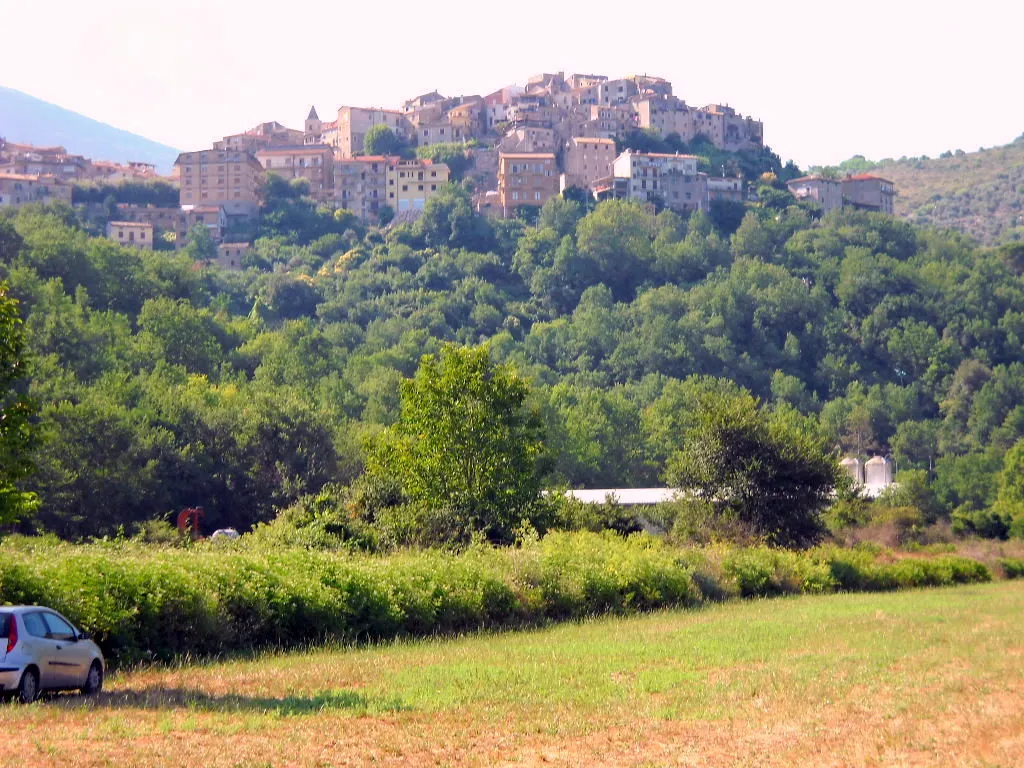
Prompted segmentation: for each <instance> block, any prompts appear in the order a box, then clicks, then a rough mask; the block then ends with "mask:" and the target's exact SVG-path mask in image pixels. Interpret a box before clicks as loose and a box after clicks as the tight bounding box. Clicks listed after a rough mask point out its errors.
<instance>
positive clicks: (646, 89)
mask: <svg viewBox="0 0 1024 768" xmlns="http://www.w3.org/2000/svg"><path fill="white" fill-rule="evenodd" d="M376 126H386V127H387V128H388V129H389V130H390V131H391V132H392V133H394V135H395V137H396V138H397V139H398V140H400V141H401V142H402V143H404V144H405V145H406V146H411V147H427V146H432V145H436V144H455V145H458V146H459V147H460V148H461V150H462V151H463V152H464V153H465V154H466V155H467V156H469V157H470V159H471V161H472V162H471V163H470V164H469V165H470V170H469V171H468V172H467V175H468V176H469V178H470V179H471V180H472V182H473V188H474V190H476V192H475V194H474V207H475V208H476V209H477V210H478V211H479V212H481V213H483V214H486V215H489V216H494V217H501V218H508V217H512V216H515V215H517V213H518V211H519V209H521V208H523V207H524V206H533V207H540V206H543V205H544V203H545V202H547V200H548V199H550V198H551V197H553V196H555V195H558V194H560V193H561V192H563V191H565V190H566V189H568V188H578V189H579V190H582V191H583V192H584V193H585V194H588V195H592V196H593V197H594V198H596V199H606V198H621V199H630V200H638V201H641V202H643V203H647V204H654V205H660V206H664V207H667V208H670V209H674V210H677V211H679V212H683V213H686V212H692V211H697V210H708V209H709V208H710V205H711V203H712V202H713V201H715V200H732V201H742V200H744V199H745V192H744V182H743V180H742V179H740V178H732V177H725V176H724V175H723V176H721V177H719V176H715V175H709V174H706V173H703V172H701V171H700V170H698V162H699V158H697V157H696V156H693V155H685V154H662V153H653V152H635V151H629V150H627V151H625V152H622V153H619V152H618V151H617V149H616V143H615V138H616V137H618V136H622V135H623V134H624V133H626V132H628V131H631V130H635V129H643V130H647V131H649V132H650V133H652V134H655V135H657V136H660V137H662V138H665V137H668V136H670V135H672V134H675V135H677V136H678V137H679V138H680V139H681V140H682V141H683V142H689V141H692V140H694V139H696V138H698V137H704V138H705V139H706V140H708V141H710V142H711V143H712V144H713V145H714V146H716V147H718V148H720V149H723V150H728V151H741V150H759V149H761V148H762V147H763V138H764V131H763V126H762V124H761V122H760V121H758V120H755V119H753V118H751V117H745V116H743V115H741V114H738V113H737V112H736V111H735V110H734V109H732V108H731V107H729V106H725V105H720V104H711V105H707V106H704V107H700V108H694V107H690V106H688V105H687V104H686V102H685V101H683V100H682V99H680V98H679V97H677V96H675V95H674V94H673V93H672V84H671V83H670V82H668V81H667V80H665V79H664V78H660V77H654V76H648V75H632V76H628V77H623V78H618V79H610V78H608V77H606V76H604V75H584V74H571V75H569V76H566V75H565V73H564V72H557V73H544V74H540V75H537V76H535V77H531V78H530V79H529V80H528V81H527V83H526V85H525V86H518V85H513V86H507V87H505V88H501V89H499V90H497V91H495V92H494V93H490V94H488V95H485V96H477V95H474V96H457V97H450V98H449V97H445V96H442V95H441V94H439V93H437V92H436V91H434V92H431V93H427V94H423V95H421V96H417V97H416V98H414V99H410V100H409V101H406V102H405V103H404V104H403V105H402V107H401V109H383V108H378V107H355V106H342V107H339V108H338V110H337V113H336V115H335V116H334V119H333V120H327V121H325V120H321V119H320V117H319V115H318V114H317V111H316V108H315V107H314V108H311V109H310V111H309V114H308V115H307V117H306V120H305V122H304V124H303V127H302V130H298V129H292V128H288V127H286V126H284V125H282V124H281V123H278V122H276V121H273V122H267V123H261V124H259V125H257V126H255V127H254V128H252V129H250V130H247V131H244V132H242V133H236V134H231V135H228V136H224V137H223V138H222V139H221V140H219V141H216V142H214V143H213V145H212V146H211V147H210V148H209V149H200V150H196V151H192V152H183V153H181V154H180V155H179V156H178V158H177V160H176V162H175V165H174V172H173V175H172V176H171V177H170V179H169V181H171V182H173V183H175V184H177V185H178V188H179V206H178V207H169V208H160V207H152V206H133V205H122V206H120V212H119V214H118V216H117V221H112V222H110V223H109V225H108V232H107V234H108V237H111V238H112V239H114V240H116V241H118V242H122V243H124V244H126V245H132V246H134V247H137V248H152V247H153V243H154V238H155V237H161V236H163V235H164V234H165V233H173V234H174V236H173V238H169V239H170V240H173V242H174V243H175V245H176V247H179V248H180V247H184V245H185V244H186V242H187V239H188V233H189V232H190V231H191V230H192V228H193V227H195V226H197V225H204V226H206V227H207V228H208V230H209V232H210V234H211V236H212V237H213V239H214V241H215V242H217V243H218V245H219V249H220V256H219V258H218V261H219V262H220V263H221V264H222V265H223V266H225V267H228V268H237V267H238V266H240V264H241V257H242V256H244V253H245V250H246V249H247V248H248V245H247V244H246V243H232V242H225V237H226V233H227V232H228V231H230V229H231V227H230V224H231V223H232V222H234V221H248V220H251V219H253V218H254V217H255V216H256V215H257V213H258V210H259V194H260V193H259V189H260V183H261V181H262V179H263V178H264V176H265V174H267V173H275V174H278V175H280V176H282V177H284V178H285V179H304V180H305V181H306V182H307V183H308V186H309V192H310V195H311V196H312V197H313V198H315V199H316V200H317V201H318V202H320V203H321V204H323V205H328V206H332V207H335V208H345V209H348V210H350V211H352V212H353V213H354V214H356V215H357V216H358V217H360V218H361V219H363V220H365V221H369V222H376V221H380V220H382V219H385V218H389V219H397V220H399V221H401V220H410V219H413V218H415V217H416V216H417V215H418V214H419V212H420V211H422V210H423V208H424V206H425V204H426V201H427V200H429V199H430V197H431V196H432V195H434V194H436V193H437V192H438V191H439V190H440V189H441V188H442V187H443V186H444V185H445V184H446V183H447V182H448V181H449V180H450V179H451V176H452V171H451V169H450V168H449V167H448V165H446V164H445V163H443V162H434V161H431V160H429V159H424V158H419V159H405V158H403V157H398V156H389V155H368V154H366V153H365V152H364V149H365V142H366V137H367V135H368V134H369V133H370V131H371V130H374V129H375V127H376ZM377 130H379V129H377ZM156 177H157V174H156V170H155V168H153V166H151V165H147V164H144V163H129V164H127V165H119V164H115V163H102V162H97V161H90V160H88V159H86V158H82V157H77V156H71V155H68V154H67V153H66V152H65V151H64V149H63V148H61V147H49V148H40V147H29V146H26V145H17V144H6V145H5V144H4V143H3V142H2V140H0V206H3V205H20V204H24V203H26V202H35V201H47V200H64V201H66V202H70V199H71V192H70V183H71V182H72V181H81V180H105V181H120V180H126V179H142V180H145V179H150V178H156ZM790 189H791V191H793V194H794V195H796V196H797V197H798V198H803V199H810V200H814V201H816V202H818V203H819V204H821V206H822V207H823V208H824V209H825V210H831V209H832V208H836V207H841V206H842V205H844V204H846V205H858V206H861V207H866V208H874V209H875V210H881V211H886V212H889V213H891V212H892V197H893V196H894V194H895V190H894V188H893V186H892V184H891V182H887V181H885V180H884V179H876V178H875V177H870V176H859V177H852V178H848V179H846V180H844V181H841V182H840V181H832V180H828V179H824V178H821V177H806V178H803V179H797V180H796V181H794V182H792V183H791V184H790Z"/></svg>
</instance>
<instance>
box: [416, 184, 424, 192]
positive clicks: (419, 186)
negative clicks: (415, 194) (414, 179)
mask: <svg viewBox="0 0 1024 768" xmlns="http://www.w3.org/2000/svg"><path fill="white" fill-rule="evenodd" d="M416 189H417V191H419V192H422V191H423V185H422V184H420V185H418V186H417V188H416Z"/></svg>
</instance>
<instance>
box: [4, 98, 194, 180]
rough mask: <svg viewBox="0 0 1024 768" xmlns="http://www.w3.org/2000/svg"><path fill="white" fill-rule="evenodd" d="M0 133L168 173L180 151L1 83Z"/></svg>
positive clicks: (27, 141) (8, 137) (76, 152)
mask: <svg viewBox="0 0 1024 768" xmlns="http://www.w3.org/2000/svg"><path fill="white" fill-rule="evenodd" d="M0 136H3V137H4V138H5V139H8V140H10V141H16V142H24V143H27V144H35V145H37V146H53V145H56V144H59V145H61V146H63V147H65V148H66V149H67V150H68V151H69V152H71V153H72V154H76V155H84V156H86V157H90V158H93V159H97V160H115V161H118V162H122V163H123V162H127V161H129V160H138V161H142V162H147V163H155V164H156V166H157V169H158V170H159V171H161V172H162V173H168V172H169V171H170V169H171V166H172V165H173V163H174V159H175V158H176V157H177V155H178V150H177V149H174V147H169V146H167V145H166V144H159V143H157V142H155V141H150V140H149V139H147V138H145V137H144V136H139V135H138V134H134V133H130V132H129V131H124V130H121V129H120V128H115V127H114V126H112V125H107V124H106V123H101V122H99V121H98V120H93V119H92V118H90V117H86V116H85V115H80V114H78V113H77V112H72V111H70V110H67V109H64V108H63V107H58V106H57V105H56V104H50V103H49V102H46V101H42V100H40V99H37V98H35V97H34V96H29V95H28V94H27V93H22V92H21V91H15V90H12V89H11V88H4V87H3V86H0Z"/></svg>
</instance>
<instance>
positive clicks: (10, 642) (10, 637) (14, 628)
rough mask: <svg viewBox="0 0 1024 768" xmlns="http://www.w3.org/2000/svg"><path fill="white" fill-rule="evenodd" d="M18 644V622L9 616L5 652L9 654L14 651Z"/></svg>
mask: <svg viewBox="0 0 1024 768" xmlns="http://www.w3.org/2000/svg"><path fill="white" fill-rule="evenodd" d="M17 644H18V620H17V619H16V618H15V617H14V616H11V628H10V629H9V630H7V652H8V653H10V652H11V651H13V650H14V646H16V645H17Z"/></svg>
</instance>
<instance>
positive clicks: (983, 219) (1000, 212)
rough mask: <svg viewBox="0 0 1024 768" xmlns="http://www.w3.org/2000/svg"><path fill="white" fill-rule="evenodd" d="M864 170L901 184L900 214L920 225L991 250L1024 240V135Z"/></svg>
mask: <svg viewBox="0 0 1024 768" xmlns="http://www.w3.org/2000/svg"><path fill="white" fill-rule="evenodd" d="M864 165H873V168H872V170H871V172H872V173H876V174H878V175H879V176H884V177H885V178H887V179H891V180H892V181H894V182H895V183H896V187H897V189H899V197H898V198H897V200H896V212H897V213H898V214H899V215H901V216H904V217H906V218H907V219H909V220H910V221H912V222H913V223H915V224H920V225H930V226H937V227H951V228H953V229H958V230H960V231H962V232H966V233H967V234H969V235H971V236H972V237H975V238H977V239H978V240H979V242H981V243H983V244H985V245H996V244H999V243H1005V242H1010V241H1013V240H1021V239H1024V135H1021V136H1020V137H1019V138H1017V140H1016V141H1014V142H1013V143H1012V144H1008V145H1006V146H1004V147H994V148H992V149H984V150H980V151H978V152H966V153H965V152H961V151H959V150H958V151H957V152H955V153H944V156H943V157H940V158H937V159H924V158H901V159H900V160H884V161H882V162H880V163H874V164H868V163H865V164H864ZM860 167H861V166H860V165H859V164H858V168H857V170H859V168H860ZM851 170H853V169H851Z"/></svg>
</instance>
